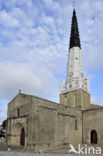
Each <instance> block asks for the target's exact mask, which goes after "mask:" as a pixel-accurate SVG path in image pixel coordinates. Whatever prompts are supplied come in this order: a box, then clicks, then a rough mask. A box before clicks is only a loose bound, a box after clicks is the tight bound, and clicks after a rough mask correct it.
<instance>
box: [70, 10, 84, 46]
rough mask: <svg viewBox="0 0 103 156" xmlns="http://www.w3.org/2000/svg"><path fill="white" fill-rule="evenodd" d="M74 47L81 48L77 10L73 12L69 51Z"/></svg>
mask: <svg viewBox="0 0 103 156" xmlns="http://www.w3.org/2000/svg"><path fill="white" fill-rule="evenodd" d="M73 47H79V48H81V44H80V38H79V30H78V22H77V17H76V11H75V9H74V10H73V17H72V25H71V35H70V45H69V49H70V48H73Z"/></svg>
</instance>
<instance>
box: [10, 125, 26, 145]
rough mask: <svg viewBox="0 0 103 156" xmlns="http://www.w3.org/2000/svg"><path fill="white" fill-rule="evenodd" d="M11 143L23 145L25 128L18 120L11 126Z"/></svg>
mask: <svg viewBox="0 0 103 156" xmlns="http://www.w3.org/2000/svg"><path fill="white" fill-rule="evenodd" d="M12 144H13V145H15V146H20V145H22V146H25V129H24V127H23V125H22V124H21V123H20V122H17V123H16V124H15V125H14V128H13V135H12Z"/></svg>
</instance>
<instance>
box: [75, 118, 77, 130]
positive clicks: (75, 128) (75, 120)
mask: <svg viewBox="0 0 103 156" xmlns="http://www.w3.org/2000/svg"><path fill="white" fill-rule="evenodd" d="M75 130H77V119H76V120H75Z"/></svg>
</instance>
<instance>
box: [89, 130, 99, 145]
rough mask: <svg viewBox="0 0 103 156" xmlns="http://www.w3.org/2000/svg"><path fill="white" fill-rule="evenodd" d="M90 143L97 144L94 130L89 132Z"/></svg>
mask: <svg viewBox="0 0 103 156" xmlns="http://www.w3.org/2000/svg"><path fill="white" fill-rule="evenodd" d="M91 143H92V144H97V143H98V140H97V132H96V131H95V130H92V131H91Z"/></svg>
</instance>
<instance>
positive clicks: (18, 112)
mask: <svg viewBox="0 0 103 156" xmlns="http://www.w3.org/2000/svg"><path fill="white" fill-rule="evenodd" d="M19 115H20V109H19V108H18V116H19Z"/></svg>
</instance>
